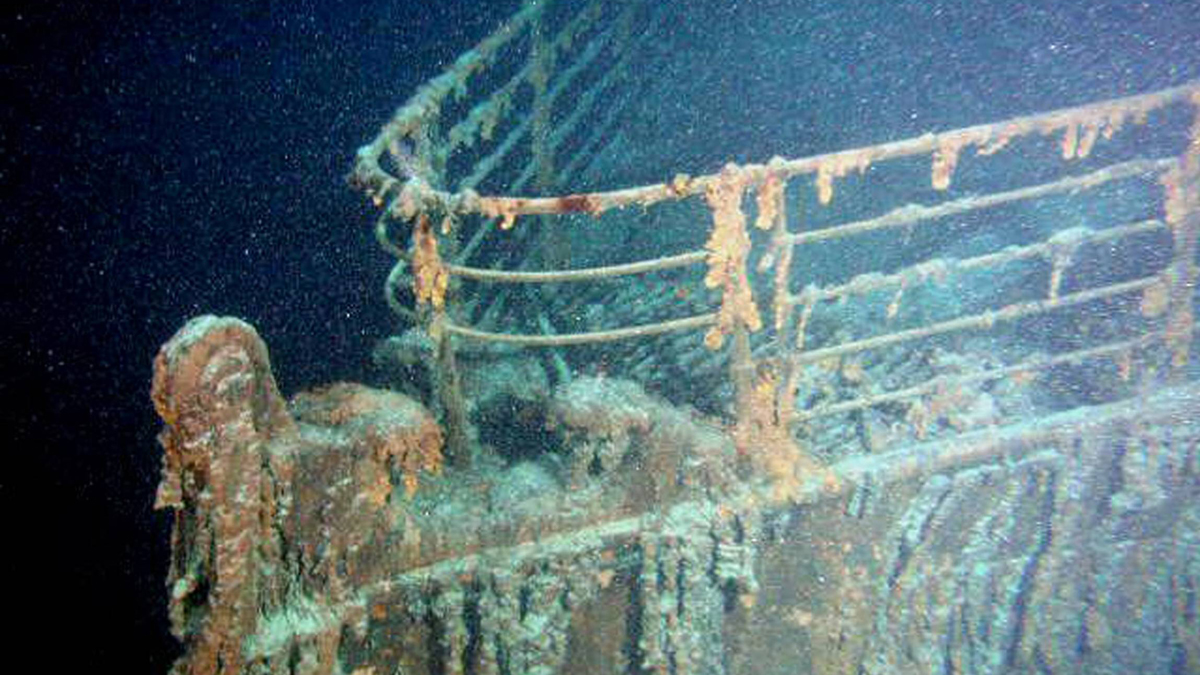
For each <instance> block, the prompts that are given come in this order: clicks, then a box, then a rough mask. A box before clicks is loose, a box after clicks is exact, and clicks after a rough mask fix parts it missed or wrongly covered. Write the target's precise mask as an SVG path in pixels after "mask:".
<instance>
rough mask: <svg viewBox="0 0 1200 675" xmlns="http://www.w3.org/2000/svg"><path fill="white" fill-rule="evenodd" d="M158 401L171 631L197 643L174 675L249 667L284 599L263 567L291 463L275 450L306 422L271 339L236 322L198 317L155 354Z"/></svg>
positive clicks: (271, 560) (159, 503)
mask: <svg viewBox="0 0 1200 675" xmlns="http://www.w3.org/2000/svg"><path fill="white" fill-rule="evenodd" d="M151 397H152V399H153V400H154V406H155V408H156V409H157V410H158V413H159V415H160V416H161V417H162V420H163V422H164V427H163V430H162V433H161V434H160V435H159V442H160V443H162V446H163V478H162V483H161V484H160V485H159V488H158V498H157V500H156V503H155V506H156V507H157V508H171V509H173V510H174V511H175V526H174V534H173V536H172V554H171V571H170V574H169V577H168V582H169V584H170V588H171V595H170V614H171V623H172V630H173V632H174V633H175V635H176V637H178V638H179V639H181V640H183V641H185V642H186V643H187V644H188V653H187V655H186V656H185V657H184V658H183V659H181V660H180V661H179V662H178V663H176V665H175V670H174V671H173V672H177V673H187V674H189V675H216V674H218V673H230V674H232V673H239V672H241V671H242V666H243V655H242V639H243V637H244V636H246V635H251V634H253V633H254V632H255V630H256V629H257V621H258V616H259V611H260V608H262V607H266V606H270V605H271V604H273V603H274V602H277V601H278V596H279V595H280V591H279V589H278V588H274V587H273V585H272V584H273V583H276V584H277V583H280V582H271V581H268V580H266V579H264V578H263V577H262V576H261V575H260V574H259V570H260V569H262V568H263V567H271V566H274V565H277V564H279V560H278V557H279V551H278V544H279V542H278V541H277V540H276V537H275V534H274V532H273V530H272V529H271V523H272V520H273V518H274V516H275V513H276V505H275V502H274V500H273V498H272V497H271V495H273V494H275V492H276V484H277V483H279V482H280V481H283V482H286V480H287V479H286V475H287V468H286V466H284V463H285V460H284V459H281V458H280V457H278V456H274V455H270V453H268V452H267V451H266V448H265V446H266V443H267V441H268V440H270V439H273V438H280V437H284V436H287V435H291V434H294V433H295V429H296V427H295V424H294V423H293V422H292V420H291V418H289V417H288V415H287V413H286V410H285V407H284V403H283V399H282V398H281V397H280V396H279V391H278V389H277V388H276V386H275V379H274V377H273V376H272V375H271V369H270V362H269V360H268V357H267V349H266V346H265V345H264V344H263V342H262V340H261V339H260V338H259V337H258V334H257V332H255V330H254V328H253V327H251V326H249V325H248V324H246V323H244V322H242V321H239V320H237V319H231V318H218V317H215V316H202V317H199V318H196V319H193V320H192V321H190V322H188V324H187V325H186V326H184V327H183V328H182V329H181V330H180V331H179V332H178V333H176V334H175V336H174V337H173V338H172V339H171V340H170V341H169V342H168V343H167V344H165V345H164V346H163V348H162V349H161V350H160V351H159V353H158V357H157V358H156V359H155V362H154V385H153V388H152V391H151ZM268 466H269V467H270V469H269V470H268V468H267V467H268Z"/></svg>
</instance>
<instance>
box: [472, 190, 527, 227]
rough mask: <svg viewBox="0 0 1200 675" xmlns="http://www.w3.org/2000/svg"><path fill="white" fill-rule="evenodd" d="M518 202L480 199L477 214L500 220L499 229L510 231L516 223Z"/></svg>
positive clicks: (495, 198)
mask: <svg viewBox="0 0 1200 675" xmlns="http://www.w3.org/2000/svg"><path fill="white" fill-rule="evenodd" d="M519 206H520V204H519V201H518V200H516V199H508V198H505V197H480V198H479V212H480V213H482V214H483V215H484V216H486V217H488V218H500V219H501V220H500V229H501V230H511V229H512V228H513V225H516V223H517V211H518V209H519Z"/></svg>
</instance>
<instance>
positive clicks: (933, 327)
mask: <svg viewBox="0 0 1200 675" xmlns="http://www.w3.org/2000/svg"><path fill="white" fill-rule="evenodd" d="M1159 282H1160V279H1159V277H1158V276H1152V277H1142V278H1140V279H1134V280H1132V281H1126V282H1122V283H1119V284H1112V285H1109V286H1101V287H1099V288H1092V289H1088V290H1086V291H1078V292H1076V293H1070V294H1067V295H1060V296H1059V297H1058V298H1057V299H1054V300H1049V299H1045V300H1032V301H1029V302H1019V303H1014V304H1011V305H1006V306H1004V307H1001V308H1000V309H996V310H990V311H987V312H984V313H982V314H972V315H970V316H964V317H960V318H957V319H950V320H949V321H943V322H940V323H935V324H930V325H928V326H923V327H921V328H912V329H909V330H903V331H898V332H896V333H888V334H886V335H879V336H876V337H872V338H865V339H862V340H854V341H852V342H845V343H842V344H839V345H834V346H832V347H824V348H822V349H814V350H812V351H806V352H799V353H797V352H792V354H791V356H790V357H789V358H790V360H791V362H792V364H793V365H803V364H806V363H815V362H817V361H824V360H826V359H832V358H837V357H841V356H845V355H847V354H856V353H858V352H862V351H866V350H868V349H878V348H880V347H889V346H891V345H895V344H900V343H902V342H911V341H913V340H921V339H924V338H928V337H934V336H936V335H942V334H945V333H954V332H958V331H963V330H972V329H977V328H991V327H992V326H993V325H994V324H995V323H997V322H1000V321H1014V320H1016V319H1022V318H1025V317H1027V316H1033V315H1035V314H1043V313H1045V312H1049V311H1052V310H1055V309H1061V308H1063V307H1070V306H1073V305H1079V304H1083V303H1085V302H1092V301H1094V300H1103V299H1105V298H1110V297H1113V296H1117V295H1123V294H1125V293H1132V292H1135V291H1140V290H1145V289H1146V288H1147V287H1149V286H1151V285H1153V284H1155V283H1159Z"/></svg>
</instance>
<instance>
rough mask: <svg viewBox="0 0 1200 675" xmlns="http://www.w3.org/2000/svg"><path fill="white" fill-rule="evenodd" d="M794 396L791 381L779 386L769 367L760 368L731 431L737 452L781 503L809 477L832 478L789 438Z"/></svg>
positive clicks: (820, 479)
mask: <svg viewBox="0 0 1200 675" xmlns="http://www.w3.org/2000/svg"><path fill="white" fill-rule="evenodd" d="M791 395H794V390H791V388H790V383H789V386H787V387H782V388H781V387H780V385H779V374H778V373H777V372H776V371H775V370H774V369H773V368H771V367H765V366H764V367H759V368H758V373H757V375H756V378H755V382H754V386H753V388H752V390H751V393H750V396H751V405H750V406H748V407H747V410H746V414H745V415H744V416H743V418H742V419H739V420H738V421H737V424H736V426H735V427H734V430H733V439H734V444H735V445H736V446H737V449H738V452H739V453H741V454H742V455H743V456H746V457H748V458H749V460H750V462H751V464H752V465H753V466H754V468H755V470H756V471H758V472H760V473H761V474H762V475H763V476H764V477H766V478H767V480H768V481H769V482H770V488H771V498H772V500H774V501H776V502H784V501H788V500H791V499H794V498H796V497H797V496H799V495H800V494H801V491H802V489H803V487H804V485H805V483H807V482H809V481H810V480H812V479H816V480H819V481H821V482H822V483H824V484H828V483H829V482H830V481H833V480H835V479H834V477H833V475H832V473H830V472H829V470H828V469H826V468H825V467H823V466H821V464H820V462H818V461H817V460H816V459H814V458H813V457H812V456H811V455H810V454H808V453H807V452H805V451H804V449H803V448H801V447H800V445H799V444H798V443H797V442H796V439H795V438H793V437H792V433H791V430H790V428H789V427H790V421H791V420H790V418H791V411H792V409H793V408H794V401H791V400H787V399H786V397H788V396H791Z"/></svg>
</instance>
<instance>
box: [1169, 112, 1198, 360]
mask: <svg viewBox="0 0 1200 675" xmlns="http://www.w3.org/2000/svg"><path fill="white" fill-rule="evenodd" d="M1192 105H1193V115H1194V117H1193V121H1192V126H1191V129H1190V134H1189V137H1188V147H1187V149H1186V150H1184V152H1183V155H1182V156H1180V158H1179V161H1178V163H1177V164H1176V165H1175V166H1174V167H1173V168H1172V169H1171V170H1170V171H1168V172H1167V173H1166V174H1164V176H1163V179H1162V183H1163V187H1164V188H1165V193H1166V194H1165V199H1164V210H1165V212H1166V220H1167V224H1168V225H1169V226H1170V228H1171V235H1172V239H1173V243H1174V259H1173V260H1172V262H1171V267H1170V271H1169V284H1170V286H1169V290H1168V298H1169V304H1168V315H1167V327H1166V342H1167V349H1168V350H1169V351H1170V353H1171V378H1172V379H1179V378H1182V377H1183V374H1184V372H1185V371H1184V367H1185V366H1186V365H1187V363H1188V359H1189V352H1190V350H1191V343H1192V336H1193V333H1194V325H1195V320H1196V319H1195V309H1194V307H1193V306H1192V304H1193V303H1192V295H1193V294H1194V293H1195V289H1196V281H1197V278H1198V277H1200V269H1198V268H1197V266H1196V253H1197V249H1198V247H1197V235H1198V234H1200V93H1194V94H1192Z"/></svg>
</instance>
